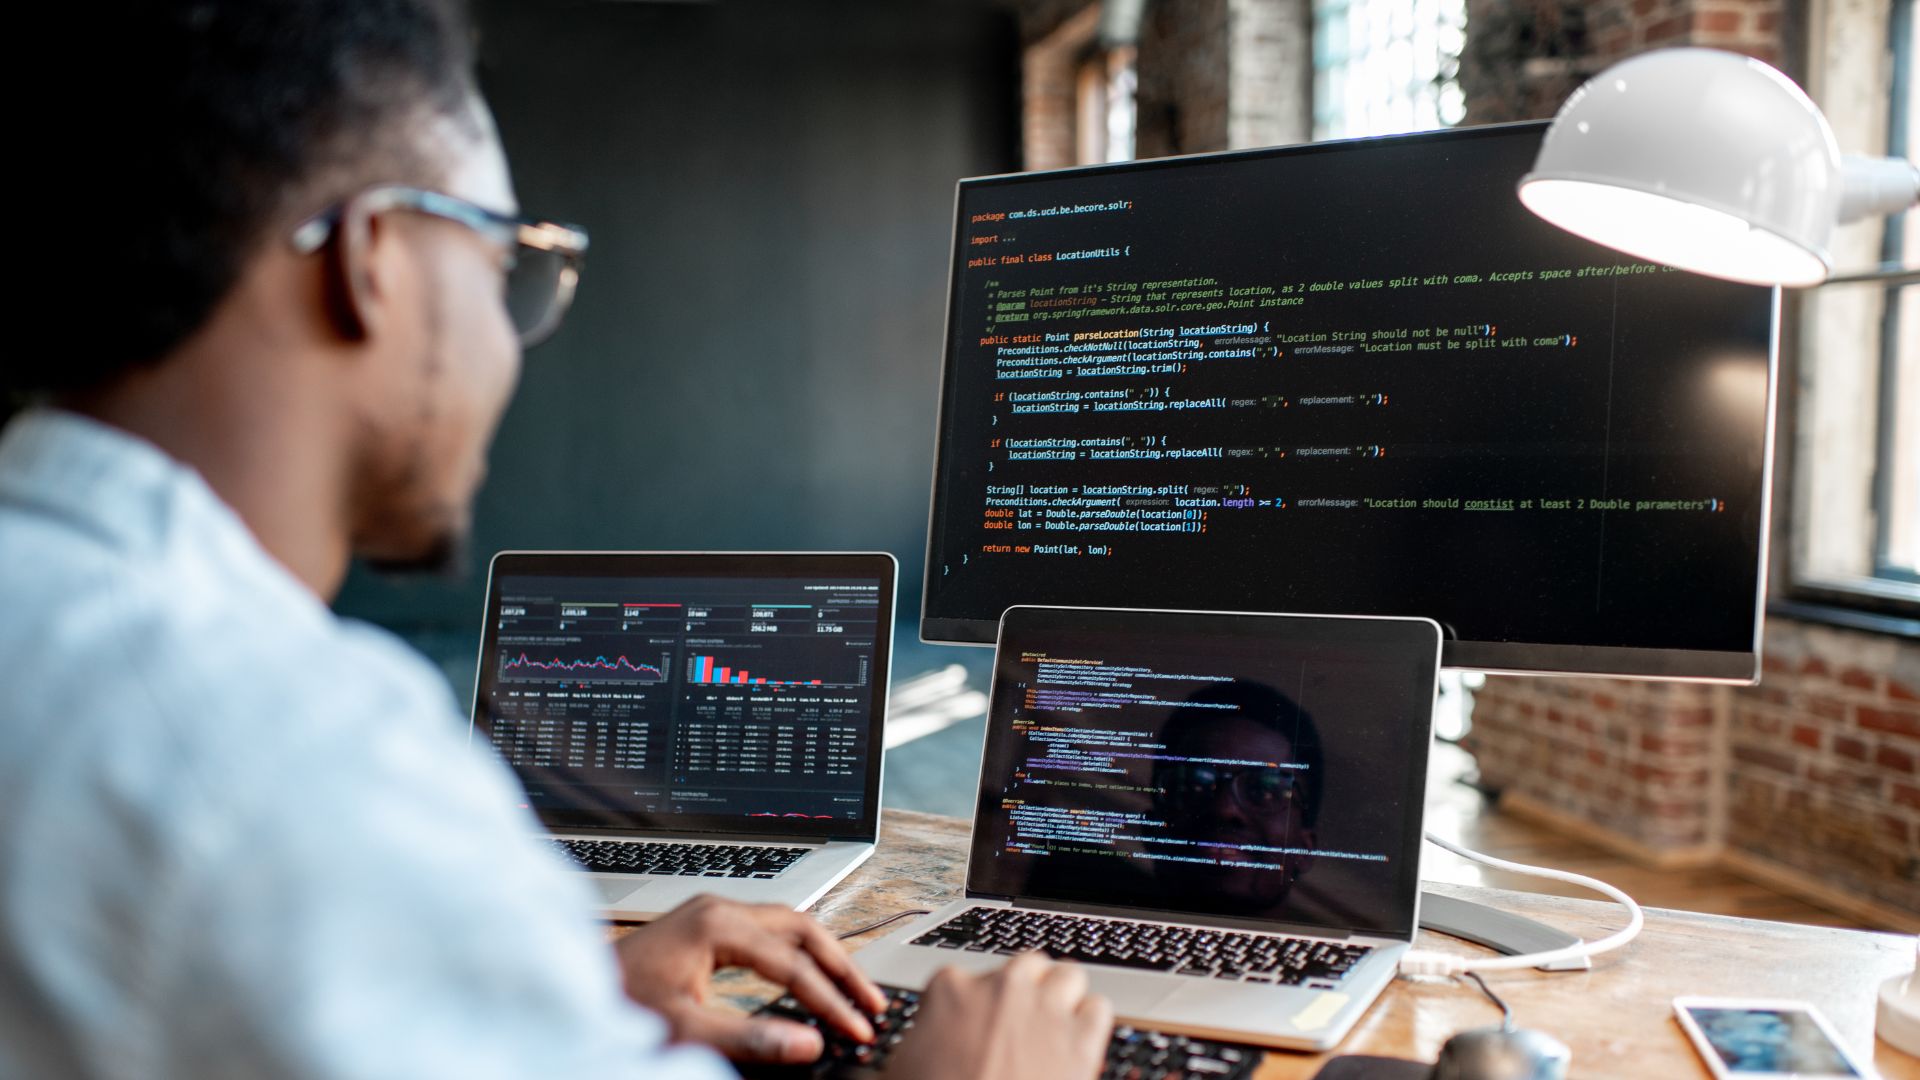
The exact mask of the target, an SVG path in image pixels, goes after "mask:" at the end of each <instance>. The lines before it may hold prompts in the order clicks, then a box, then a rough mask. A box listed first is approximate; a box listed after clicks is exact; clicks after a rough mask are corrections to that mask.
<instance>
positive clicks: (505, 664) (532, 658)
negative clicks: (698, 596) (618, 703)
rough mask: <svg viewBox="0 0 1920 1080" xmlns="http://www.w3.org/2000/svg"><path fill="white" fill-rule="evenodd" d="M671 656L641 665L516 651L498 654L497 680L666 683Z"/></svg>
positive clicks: (605, 658) (621, 658)
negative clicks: (514, 653)
mask: <svg viewBox="0 0 1920 1080" xmlns="http://www.w3.org/2000/svg"><path fill="white" fill-rule="evenodd" d="M671 662H672V659H671V657H669V656H667V655H662V656H661V657H660V662H659V663H658V664H651V663H642V662H638V661H634V660H631V659H629V658H628V657H627V656H626V655H624V654H622V655H618V656H613V657H608V656H606V655H605V654H600V655H596V656H593V657H576V658H573V659H568V658H566V657H562V656H552V657H543V656H542V655H540V654H537V653H529V652H524V651H523V652H520V653H519V654H517V655H509V654H507V653H505V652H502V653H501V654H500V677H501V678H503V679H539V680H543V681H544V680H549V679H579V680H598V679H605V680H609V681H612V680H618V681H621V682H643V683H661V682H666V681H667V666H668V664H670V663H671Z"/></svg>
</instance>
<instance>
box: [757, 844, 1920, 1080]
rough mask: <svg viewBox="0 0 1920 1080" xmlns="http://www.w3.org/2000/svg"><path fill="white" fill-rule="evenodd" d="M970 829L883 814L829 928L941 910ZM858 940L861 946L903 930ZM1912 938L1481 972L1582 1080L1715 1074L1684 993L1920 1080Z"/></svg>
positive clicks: (1437, 1027)
mask: <svg viewBox="0 0 1920 1080" xmlns="http://www.w3.org/2000/svg"><path fill="white" fill-rule="evenodd" d="M966 844H967V823H966V822H965V821H963V820H961V819H959V818H947V817H938V816H935V815H932V814H914V813H906V812H902V811H894V810H889V811H888V812H887V814H886V818H885V824H884V827H883V828H882V830H881V838H880V849H879V851H877V852H876V853H875V854H874V856H873V858H872V859H870V860H868V861H867V863H866V865H864V866H862V867H860V868H859V869H858V870H856V871H854V872H853V873H852V874H851V875H849V876H848V878H847V880H846V881H844V882H842V883H841V884H840V885H839V886H837V887H835V888H834V890H833V891H832V892H829V893H828V894H827V895H826V897H825V898H824V899H822V900H821V902H820V904H819V905H818V907H817V908H816V909H815V914H816V915H818V916H819V918H820V921H821V922H823V923H825V924H826V925H827V926H828V927H830V928H832V929H834V930H836V931H846V930H851V929H853V928H855V927H858V926H864V925H866V924H868V923H871V922H876V921H878V920H880V919H882V918H885V917H886V916H888V915H891V914H893V913H894V912H897V911H901V910H904V909H907V908H937V907H939V906H940V905H942V904H945V903H947V902H948V901H950V900H953V899H955V898H957V897H958V896H959V895H960V893H961V889H962V887H963V886H962V878H963V875H964V871H965V868H966ZM1432 887H1433V888H1434V889H1436V890H1437V891H1441V892H1446V893H1451V894H1453V895H1456V896H1461V897H1465V898H1469V899H1474V900H1479V901H1482V902H1484V903H1490V904H1492V905H1494V906H1496V907H1498V908H1500V909H1502V910H1505V911H1512V912H1516V913H1519V914H1522V915H1528V916H1532V917H1534V918H1537V919H1540V920H1542V921H1544V922H1547V923H1549V924H1551V925H1554V926H1558V927H1562V928H1564V929H1567V930H1569V931H1572V932H1573V933H1576V934H1579V935H1581V936H1582V937H1585V938H1587V939H1589V940H1591V939H1593V938H1595V937H1599V936H1601V935H1602V934H1604V933H1606V932H1608V931H1610V930H1612V929H1614V928H1616V927H1617V926H1619V924H1620V919H1621V912H1620V910H1619V908H1618V907H1616V906H1614V905H1612V904H1609V903H1602V902H1595V901H1587V900H1570V899H1566V898H1562V897H1553V896H1540V895H1534V894H1531V893H1520V892H1509V891H1507V890H1504V889H1482V888H1472V887H1467V886H1451V885H1435V886H1432ZM897 928H898V924H895V925H894V926H892V927H889V928H887V930H884V931H875V932H873V933H871V934H868V935H865V936H864V937H863V938H858V939H854V940H851V941H849V942H848V943H847V944H848V945H849V946H851V947H854V948H858V947H859V945H860V944H861V942H862V941H863V940H872V939H875V938H878V937H881V936H883V935H884V934H885V933H886V932H888V931H890V930H893V929H897ZM1419 944H1420V947H1422V948H1429V949H1441V950H1445V951H1447V952H1453V953H1459V954H1463V955H1464V954H1471V953H1478V952H1484V950H1481V949H1479V948H1478V947H1476V946H1473V945H1468V944H1466V943H1465V942H1460V941H1455V940H1453V939H1451V938H1447V937H1442V936H1440V935H1436V934H1428V933H1426V932H1424V931H1423V932H1422V933H1421V935H1420V941H1419ZM1913 957H1914V942H1913V939H1912V938H1908V937H1902V936H1899V935H1894V934H1868V933H1861V932H1857V931H1851V930H1829V929H1824V928H1820V927H1810V926H1796V925H1792V924H1788V923H1774V922H1762V921H1759V920H1754V919H1730V918H1726V917H1724V916H1718V915H1696V914H1692V913H1689V912H1684V911H1667V910H1662V909H1649V910H1648V911H1647V925H1646V929H1645V930H1643V931H1642V932H1641V934H1640V936H1639V938H1638V939H1636V940H1635V941H1634V942H1633V944H1631V945H1629V946H1627V947H1626V948H1625V949H1622V950H1618V951H1616V952H1612V953H1608V954H1607V955H1605V956H1601V957H1599V958H1597V959H1596V960H1595V961H1594V967H1593V969H1592V970H1591V971H1584V972H1572V973H1555V974H1548V973H1545V972H1538V971H1532V970H1528V971H1524V972H1495V973H1489V974H1488V975H1487V976H1486V978H1487V982H1488V984H1489V985H1491V986H1492V987H1493V988H1494V990H1495V991H1496V992H1498V993H1499V994H1500V995H1501V996H1502V997H1504V998H1506V999H1507V1003H1508V1004H1509V1005H1511V1006H1512V1007H1513V1012H1514V1020H1515V1022H1516V1023H1517V1024H1519V1025H1521V1026H1524V1027H1531V1028H1538V1029H1540V1030H1542V1031H1545V1032H1547V1033H1549V1034H1551V1035H1553V1036H1555V1037H1556V1038H1559V1039H1561V1040H1562V1041H1564V1042H1565V1043H1566V1044H1567V1045H1568V1046H1569V1047H1571V1048H1572V1050H1573V1066H1572V1069H1571V1071H1570V1074H1569V1075H1571V1076H1575V1077H1616V1078H1617V1077H1633V1078H1636V1080H1666V1078H1690V1077H1699V1078H1702V1080H1706V1078H1708V1076H1709V1074H1708V1073H1707V1071H1706V1069H1705V1067H1703V1066H1702V1065H1701V1064H1700V1061H1699V1059H1698V1057H1696V1056H1695V1054H1694V1052H1693V1048H1692V1046H1691V1045H1690V1044H1688V1042H1687V1041H1686V1038H1685V1036H1683V1035H1682V1034H1681V1033H1680V1029H1679V1027H1678V1026H1677V1025H1675V1023H1674V1022H1673V1019H1672V1014H1673V1006H1672V999H1673V998H1674V996H1676V995H1679V994H1707V995H1725V996H1750V997H1751V996H1774V997H1794V998H1801V999H1804V1000H1807V1001H1811V1002H1813V1003H1814V1004H1816V1005H1818V1006H1819V1007H1820V1009H1821V1011H1822V1012H1824V1013H1826V1015H1827V1018H1828V1019H1830V1020H1831V1021H1833V1024H1834V1026H1835V1027H1837V1028H1838V1029H1839V1031H1840V1035H1841V1037H1842V1038H1843V1039H1845V1040H1846V1042H1847V1045H1848V1048H1849V1049H1850V1050H1852V1051H1853V1052H1855V1053H1856V1054H1858V1053H1860V1052H1862V1050H1863V1049H1864V1048H1866V1047H1868V1046H1869V1045H1871V1046H1872V1048H1873V1061H1874V1064H1875V1065H1876V1066H1877V1067H1878V1068H1879V1069H1880V1071H1881V1073H1882V1075H1883V1076H1884V1077H1886V1080H1896V1078H1900V1080H1909V1078H1913V1080H1920V1060H1917V1059H1915V1058H1912V1057H1908V1056H1907V1055H1905V1054H1902V1053H1900V1052H1899V1051H1897V1050H1895V1049H1893V1048H1892V1047H1891V1046H1888V1045H1887V1044H1886V1043H1884V1042H1880V1041H1878V1040H1876V1039H1874V1038H1873V1015H1874V1004H1875V999H1876V993H1877V988H1878V986H1879V984H1880V982H1881V981H1882V980H1884V979H1887V978H1890V977H1891V976H1893V975H1895V974H1899V973H1901V972H1904V971H1906V970H1909V969H1910V967H1911V965H1912V963H1913ZM719 989H720V990H721V992H722V993H723V994H725V995H727V996H728V997H729V998H730V999H731V1000H732V1001H734V1002H735V1003H736V1004H738V1005H740V1006H741V1007H743V1008H752V1007H753V1006H755V1005H757V1004H759V1002H761V1001H763V1000H765V998H766V996H767V988H766V985H765V984H764V983H756V981H755V980H751V979H748V978H746V977H745V976H742V975H740V974H738V973H728V974H727V975H725V976H722V978H721V980H720V987H719ZM1499 1019H1500V1014H1499V1011H1498V1010H1497V1009H1495V1008H1494V1007H1493V1004H1492V1003H1491V1002H1489V1001H1488V1000H1487V999H1486V998H1485V997H1484V996H1482V995H1481V993H1480V992H1479V991H1478V990H1477V989H1474V988H1473V987H1471V986H1470V985H1469V984H1466V983H1464V982H1462V983H1456V982H1453V981H1451V980H1445V979H1421V980H1418V981H1408V980H1406V979H1400V980H1396V981H1395V982H1394V983H1393V985H1391V986H1390V987H1388V988H1387V990H1386V992H1385V993H1384V994H1383V995H1382V996H1381V999H1380V1000H1379V1001H1378V1002H1376V1003H1375V1004H1374V1006H1373V1008H1372V1009H1371V1010H1370V1011H1369V1012H1368V1013H1367V1015H1366V1016H1365V1017H1363V1018H1362V1019H1361V1021H1360V1024H1359V1026H1358V1027H1356V1028H1355V1029H1354V1032H1353V1034H1352V1035H1350V1036H1348V1038H1347V1041H1346V1042H1345V1043H1344V1044H1342V1046H1341V1048H1340V1051H1338V1052H1345V1053H1368V1054H1386V1055H1392V1056H1396V1057H1409V1058H1419V1059H1422V1060H1425V1061H1432V1060H1433V1059H1434V1057H1435V1055H1437V1054H1438V1053H1439V1051H1440V1044H1441V1043H1442V1042H1444V1041H1446V1039H1447V1036H1449V1035H1451V1034H1453V1033H1454V1032H1456V1031H1459V1030H1461V1029H1463V1028H1470V1027H1483V1026H1486V1025H1489V1024H1493V1023H1497V1022H1498V1021H1499ZM1330 1056H1332V1055H1309V1054H1292V1053H1276V1054H1272V1055H1269V1056H1268V1058H1267V1063H1266V1064H1265V1065H1264V1066H1263V1067H1262V1068H1261V1070H1260V1072H1259V1074H1258V1075H1259V1077H1260V1080H1284V1078H1292V1077H1310V1076H1312V1075H1313V1074H1314V1073H1315V1072H1316V1071H1318V1070H1319V1068H1320V1065H1321V1063H1322V1062H1323V1061H1325V1060H1326V1058H1327V1057H1330Z"/></svg>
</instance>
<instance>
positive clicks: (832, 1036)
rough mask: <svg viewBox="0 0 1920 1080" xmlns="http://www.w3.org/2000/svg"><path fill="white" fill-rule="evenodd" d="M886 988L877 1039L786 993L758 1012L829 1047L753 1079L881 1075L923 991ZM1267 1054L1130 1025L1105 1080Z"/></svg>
mask: <svg viewBox="0 0 1920 1080" xmlns="http://www.w3.org/2000/svg"><path fill="white" fill-rule="evenodd" d="M883 989H885V990H886V992H887V1011H886V1012H884V1013H882V1014H880V1015H879V1016H876V1017H874V1018H873V1021H874V1023H873V1031H874V1036H875V1038H874V1041H873V1042H872V1043H858V1042H854V1041H853V1040H852V1039H849V1038H847V1037H846V1036H844V1035H840V1034H838V1033H836V1032H834V1031H833V1030H832V1029H830V1028H826V1027H823V1026H822V1025H821V1023H820V1021H819V1020H818V1019H817V1018H816V1017H815V1016H814V1015H813V1014H812V1013H810V1012H808V1011H807V1009H806V1006H804V1005H801V1004H800V1003H799V1002H797V1001H795V1000H794V999H793V998H791V997H783V998H781V999H780V1000H778V1001H775V1002H773V1003H772V1004H769V1005H767V1006H765V1007H763V1008H761V1009H760V1011H759V1013H758V1014H757V1015H760V1016H779V1017H784V1018H786V1019H789V1020H797V1021H799V1022H800V1023H803V1024H810V1025H812V1026H813V1027H816V1028H820V1033H821V1035H822V1036H823V1037H824V1040H825V1042H826V1051H825V1053H823V1054H821V1055H820V1060H819V1061H816V1062H814V1063H813V1064H812V1065H772V1066H767V1065H756V1066H743V1067H742V1069H741V1075H742V1076H744V1077H747V1078H749V1080H803V1078H805V1080H856V1078H866V1077H873V1076H876V1075H878V1074H879V1073H880V1069H881V1067H882V1066H884V1065H885V1064H886V1061H887V1057H888V1056H889V1055H890V1054H891V1053H892V1052H893V1049H894V1047H896V1046H898V1045H899V1044H900V1041H901V1039H902V1038H903V1037H905V1036H906V1035H907V1033H908V1031H909V1029H911V1028H912V1027H913V1019H914V1015H915V1014H916V1013H917V1012H919V1010H920V995H919V994H917V993H915V992H913V991H911V990H901V989H898V988H894V987H885V988H883ZM1265 1056H1266V1052H1265V1051H1263V1050H1261V1049H1259V1048H1258V1047H1253V1046H1242V1045H1240V1044H1238V1043H1225V1042H1216V1041H1214V1040H1212V1039H1194V1038H1189V1037H1187V1036H1185V1035H1163V1034H1161V1033H1159V1032H1157V1031H1141V1030H1139V1029H1137V1028H1131V1027H1126V1026H1121V1027H1116V1028H1114V1029H1113V1038H1112V1039H1110V1040H1109V1041H1108V1043H1107V1059H1106V1062H1105V1063H1104V1064H1103V1065H1102V1066H1101V1068H1100V1077H1101V1080H1201V1078H1205V1080H1242V1078H1244V1077H1247V1076H1250V1075H1252V1074H1253V1070H1254V1069H1255V1068H1256V1067H1258V1066H1259V1064H1260V1062H1261V1059H1262V1058H1264V1057H1265Z"/></svg>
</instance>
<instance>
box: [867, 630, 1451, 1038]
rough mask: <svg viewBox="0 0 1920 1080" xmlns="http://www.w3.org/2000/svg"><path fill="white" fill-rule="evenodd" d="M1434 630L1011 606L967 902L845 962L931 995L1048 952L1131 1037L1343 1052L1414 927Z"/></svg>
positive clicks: (996, 678) (1436, 646)
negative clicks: (1188, 1037) (953, 975)
mask: <svg viewBox="0 0 1920 1080" xmlns="http://www.w3.org/2000/svg"><path fill="white" fill-rule="evenodd" d="M1439 659H1440V628H1439V626H1438V625H1437V624H1435V623H1434V622H1432V621H1430V620H1427V619H1400V618H1365V617H1337V616H1298V615H1247V614H1226V613H1204V612H1169V611H1119V610H1106V609H1093V608H1040V607H1016V608H1011V609H1009V610H1008V611H1007V613H1006V614H1005V616H1004V617H1002V619H1001V621H1000V636H999V642H998V649H997V652H996V654H995V661H994V675H993V696H992V704H991V706H990V709H989V712H988V714H987V736H986V746H985V752H984V757H983V760H982V763H981V771H980V799H979V805H978V808H977V809H976V811H975V813H974V819H973V840H972V850H971V853H970V856H969V858H968V861H967V880H966V898H965V899H964V900H959V901H956V902H954V903H952V904H949V905H948V906H946V907H944V908H942V909H941V910H939V911H937V912H935V913H933V914H932V915H930V916H926V917H923V918H921V919H920V920H918V921H916V922H914V923H912V924H911V925H909V926H907V927H905V928H904V929H902V930H900V931H898V932H896V933H893V934H890V935H888V936H887V937H886V938H884V939H882V940H881V941H879V942H876V943H875V944H873V945H871V946H869V947H867V948H865V949H862V950H860V951H859V952H858V953H856V954H855V960H856V962H857V963H858V964H859V965H860V967H861V968H862V969H864V970H865V971H866V972H867V974H868V975H870V976H872V977H873V978H874V979H875V980H876V981H878V982H881V983H885V984H889V985H894V986H902V987H906V988H908V989H920V988H923V987H925V986H926V984H927V982H928V980H929V979H931V978H932V977H933V974H934V973H935V972H936V971H938V970H940V969H941V968H943V967H945V966H947V965H950V964H951V965H957V966H959V967H961V968H964V969H968V970H973V971H980V970H985V969H989V968H992V967H995V966H997V965H999V964H1000V963H1002V962H1004V960H1005V958H1006V957H1007V956H1008V955H1011V954H1014V953H1018V952H1021V951H1024V950H1027V949H1041V950H1044V951H1046V952H1048V953H1050V954H1052V955H1054V956H1056V957H1066V958H1072V959H1075V960H1077V961H1079V962H1081V963H1082V964H1083V965H1084V966H1085V970H1086V972H1087V974H1088V976H1089V977H1090V978H1091V980H1092V982H1093V986H1094V989H1096V990H1097V991H1099V992H1100V993H1102V994H1105V995H1106V996H1107V997H1109V998H1110V999H1112V1001H1113V1004H1114V1011H1115V1013H1116V1014H1117V1015H1118V1016H1119V1017H1120V1018H1122V1019H1124V1020H1126V1021H1128V1022H1130V1023H1134V1024H1138V1025H1141V1026H1144V1027H1150V1028H1154V1029H1157V1030H1161V1031H1170V1032H1179V1033H1183V1034H1192V1035H1199V1036H1204V1037H1210V1038H1219V1039H1230V1040H1239V1041H1244V1042H1251V1043H1257V1044H1261V1045H1265V1046H1276V1047H1290V1048H1298V1049H1308V1050H1324V1049H1327V1048H1330V1047H1332V1046H1334V1045H1335V1044H1337V1043H1338V1042H1339V1041H1340V1040H1341V1039H1342V1038H1344V1037H1345V1036H1346V1034H1347V1032H1348V1031H1349V1030H1350V1029H1351V1028H1352V1027H1353V1025H1354V1022H1355V1021H1357V1020H1358V1019H1359V1018H1360V1016H1361V1014H1362V1013H1364V1012H1365V1011H1366V1010H1367V1007H1368V1006H1369V1005H1371V1004H1372V1003H1373V1001H1374V999H1375V998H1376V997H1378V996H1379V994H1380V992H1381V990H1382V989H1384V988H1385V987H1386V985H1387V983H1388V982H1389V981H1391V980H1392V978H1393V977H1394V974H1395V969H1396V965H1397V964H1398V961H1399V959H1400V956H1401V954H1402V953H1404V952H1405V951H1406V950H1407V948H1408V946H1409V945H1410V944H1411V943H1412V940H1413V935H1414V929H1415V927H1417V926H1418V925H1419V910H1418V906H1419V897H1420V872H1419V871H1420V860H1419V855H1420V837H1421V829H1422V794H1423V792H1424V790H1425V785H1426V764H1427V749H1428V740H1429V737H1430V732H1431V725H1432V716H1433V700H1434V690H1435V677H1436V673H1437V671H1438V667H1439Z"/></svg>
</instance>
